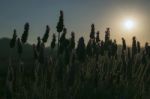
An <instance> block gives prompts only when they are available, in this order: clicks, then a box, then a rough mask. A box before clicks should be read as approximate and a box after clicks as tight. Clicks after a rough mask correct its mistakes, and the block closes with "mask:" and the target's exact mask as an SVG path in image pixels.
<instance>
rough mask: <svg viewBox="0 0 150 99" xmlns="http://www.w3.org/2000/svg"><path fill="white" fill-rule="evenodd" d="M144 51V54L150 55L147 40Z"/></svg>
mask: <svg viewBox="0 0 150 99" xmlns="http://www.w3.org/2000/svg"><path fill="white" fill-rule="evenodd" d="M145 52H146V55H148V56H149V57H150V46H149V44H148V42H146V43H145Z"/></svg>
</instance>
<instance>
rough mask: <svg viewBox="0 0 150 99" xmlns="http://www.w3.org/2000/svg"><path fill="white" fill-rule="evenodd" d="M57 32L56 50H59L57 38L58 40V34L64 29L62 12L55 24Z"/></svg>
mask: <svg viewBox="0 0 150 99" xmlns="http://www.w3.org/2000/svg"><path fill="white" fill-rule="evenodd" d="M56 28H57V32H58V48H59V38H60V33H61V32H62V31H63V28H64V15H63V11H62V10H61V11H60V16H59V21H58V23H57V26H56Z"/></svg>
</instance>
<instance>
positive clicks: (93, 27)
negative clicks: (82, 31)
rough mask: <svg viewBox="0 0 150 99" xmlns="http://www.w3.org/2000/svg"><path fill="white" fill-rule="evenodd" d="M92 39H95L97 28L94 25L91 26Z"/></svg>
mask: <svg viewBox="0 0 150 99" xmlns="http://www.w3.org/2000/svg"><path fill="white" fill-rule="evenodd" d="M90 39H93V40H94V39H95V26H94V24H92V25H91V33H90Z"/></svg>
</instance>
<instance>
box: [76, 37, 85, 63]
mask: <svg viewBox="0 0 150 99" xmlns="http://www.w3.org/2000/svg"><path fill="white" fill-rule="evenodd" d="M85 51H86V50H85V43H84V38H83V37H81V38H80V39H79V41H78V45H77V50H76V53H77V56H78V60H79V61H84V60H85V56H86V52H85Z"/></svg>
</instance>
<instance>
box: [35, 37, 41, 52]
mask: <svg viewBox="0 0 150 99" xmlns="http://www.w3.org/2000/svg"><path fill="white" fill-rule="evenodd" d="M37 41H38V42H37V45H36V49H37V52H38V53H39V52H40V48H41V38H40V37H37Z"/></svg>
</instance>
